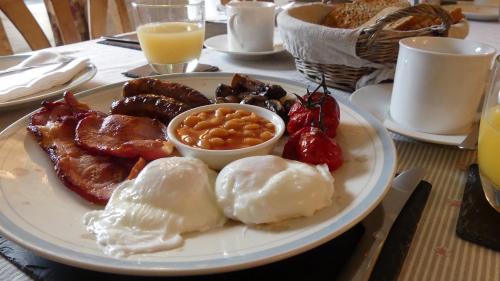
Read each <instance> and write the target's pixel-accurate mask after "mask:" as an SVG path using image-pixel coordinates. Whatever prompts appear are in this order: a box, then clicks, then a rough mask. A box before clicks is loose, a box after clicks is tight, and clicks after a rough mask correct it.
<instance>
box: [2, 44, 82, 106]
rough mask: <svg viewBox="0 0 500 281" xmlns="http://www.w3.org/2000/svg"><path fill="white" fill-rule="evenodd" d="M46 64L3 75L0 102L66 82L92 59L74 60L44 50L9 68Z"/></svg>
mask: <svg viewBox="0 0 500 281" xmlns="http://www.w3.org/2000/svg"><path fill="white" fill-rule="evenodd" d="M52 63H54V64H52ZM42 64H43V65H44V66H40V67H35V68H32V69H28V70H24V71H20V72H16V73H12V74H6V75H3V76H2V75H0V102H6V101H10V100H13V99H18V98H22V97H25V96H29V95H32V94H35V93H37V92H40V91H44V90H47V89H50V88H52V87H54V86H58V85H62V84H64V83H66V82H68V81H70V80H71V79H72V78H73V77H75V75H77V74H78V73H79V72H80V71H82V70H84V69H85V68H86V67H87V64H88V59H85V58H74V59H73V58H69V57H67V56H63V55H61V54H58V53H55V52H50V51H40V52H37V53H35V54H34V55H32V56H30V57H29V58H27V59H25V60H24V61H22V62H21V63H19V64H18V65H16V66H13V67H11V68H9V69H8V70H15V69H18V68H23V67H27V66H37V65H42ZM45 64H49V65H45Z"/></svg>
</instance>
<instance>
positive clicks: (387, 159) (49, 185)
mask: <svg viewBox="0 0 500 281" xmlns="http://www.w3.org/2000/svg"><path fill="white" fill-rule="evenodd" d="M252 76H253V77H255V78H257V79H260V80H263V81H267V82H272V83H276V84H280V85H282V86H283V88H284V89H285V90H287V91H288V92H290V93H305V91H306V86H305V85H303V84H299V83H297V82H293V81H288V80H285V79H278V78H270V77H265V76H259V75H252ZM163 77H164V79H167V80H169V81H174V82H179V83H183V84H186V85H189V86H191V87H193V88H195V89H197V90H199V91H201V92H203V93H205V94H206V95H207V96H211V97H213V96H214V90H215V88H216V87H217V85H218V84H219V83H226V84H229V83H230V81H231V77H232V74H230V73H210V74H208V73H194V74H187V75H172V76H163ZM121 87H122V83H117V84H112V85H109V86H105V87H101V88H97V89H93V90H89V91H86V92H83V93H81V94H79V95H78V98H79V100H80V101H82V102H85V103H88V104H90V105H91V106H92V107H93V108H95V109H98V110H102V111H107V110H108V109H109V105H110V103H111V102H112V101H113V100H116V99H118V98H119V97H120V92H121ZM340 108H341V125H340V127H339V131H338V132H339V135H338V137H337V138H336V139H337V141H338V142H339V143H340V145H341V146H342V148H343V151H344V154H345V158H346V161H345V163H344V165H343V166H342V167H341V168H340V169H339V170H338V171H336V172H335V173H334V177H335V193H334V204H333V206H332V207H329V208H325V209H323V210H321V211H319V212H318V213H316V214H315V215H314V216H312V217H309V218H301V219H294V220H290V221H286V222H283V223H280V224H278V225H274V226H272V227H264V226H262V227H247V226H245V225H243V224H239V223H228V224H227V225H226V226H224V227H223V228H220V229H217V230H213V231H210V232H206V233H193V234H190V235H186V241H185V243H184V245H183V246H182V247H181V248H178V249H174V250H171V251H164V252H158V253H152V254H141V255H133V256H130V257H128V258H122V259H117V258H113V257H110V256H107V255H105V254H103V252H102V249H101V248H99V247H98V245H97V244H96V242H95V240H94V237H93V236H92V235H90V234H88V233H86V231H85V228H84V225H83V223H82V216H83V215H84V213H86V212H87V211H89V210H93V209H96V208H98V207H97V206H95V205H92V204H89V203H87V202H85V201H84V200H82V199H80V198H79V197H78V196H77V195H75V194H74V193H73V192H71V191H69V190H68V189H67V188H66V187H64V186H63V185H62V183H61V181H60V180H59V179H58V178H57V177H56V175H55V173H54V170H53V168H52V167H53V165H52V163H51V162H50V160H49V157H48V156H47V155H46V153H45V152H44V151H42V149H41V148H40V147H39V146H38V144H37V143H36V142H35V141H34V139H33V138H32V136H30V135H28V134H27V132H26V125H27V124H28V117H24V118H22V119H20V120H19V121H17V122H16V123H14V124H12V125H11V126H10V127H8V128H7V129H5V130H4V131H3V132H2V133H0V232H1V233H2V235H4V236H5V237H6V238H8V239H10V240H12V241H14V242H16V243H18V244H20V245H21V246H23V247H26V248H28V249H29V250H31V251H33V252H35V253H37V254H38V255H40V256H43V257H46V258H48V259H52V260H55V261H58V262H61V263H65V264H69V265H72V266H77V267H82V268H87V269H91V270H98V271H106V272H115V273H121V274H135V275H157V276H158V275H189V274H202V273H213V272H223V271H229V270H236V269H243V268H248V267H253V266H258V265H262V264H266V263H270V262H273V261H277V260H281V259H284V258H286V257H289V256H292V255H296V254H299V253H301V252H304V251H307V250H309V249H311V248H313V247H316V246H318V245H320V244H322V243H325V242H327V241H328V240H330V239H332V238H334V237H336V236H338V235H340V234H342V233H343V232H345V231H346V230H348V229H349V228H350V227H352V226H354V225H355V224H356V223H357V222H359V221H360V220H361V219H363V218H364V217H365V216H366V215H367V214H368V213H369V212H370V211H371V210H372V209H373V208H374V207H375V206H376V205H377V204H378V203H379V202H380V200H381V199H382V198H383V196H384V195H385V193H386V192H387V190H388V187H389V184H390V182H391V180H392V178H393V175H394V171H395V167H396V152H395V148H394V144H393V142H392V139H391V137H390V135H389V134H388V132H387V130H386V129H385V128H384V127H383V126H382V125H381V124H380V123H379V122H378V121H377V120H375V119H374V118H373V117H371V116H370V115H369V114H368V113H366V112H364V111H363V110H361V109H359V108H357V107H355V106H352V105H348V104H343V103H341V104H340ZM332 254H335V253H332Z"/></svg>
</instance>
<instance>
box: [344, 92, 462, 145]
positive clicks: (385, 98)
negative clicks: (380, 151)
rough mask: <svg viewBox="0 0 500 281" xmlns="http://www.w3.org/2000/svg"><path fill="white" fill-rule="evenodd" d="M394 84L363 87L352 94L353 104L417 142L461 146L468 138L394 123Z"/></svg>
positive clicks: (396, 131) (389, 127) (391, 128)
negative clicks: (391, 109)
mask: <svg viewBox="0 0 500 281" xmlns="http://www.w3.org/2000/svg"><path fill="white" fill-rule="evenodd" d="M392 86H393V84H378V85H371V86H367V87H363V88H361V89H358V90H356V91H355V92H354V93H352V95H351V97H350V101H351V103H353V104H354V105H356V106H359V107H361V108H362V109H364V110H366V111H368V112H369V113H370V114H371V115H373V117H375V118H376V119H378V120H379V121H380V122H382V123H383V125H384V126H385V127H386V128H387V129H388V130H390V131H392V132H395V133H398V134H401V135H403V136H407V137H410V138H413V139H416V140H420V141H425V142H430V143H436V144H444V145H459V144H460V143H461V142H462V141H463V140H464V139H465V138H466V137H467V135H466V134H462V135H438V134H428V133H424V132H419V131H416V130H414V129H412V128H408V127H404V126H403V125H400V124H398V123H397V122H396V121H394V120H393V119H392V118H391V116H390V115H389V104H390V103H391V94H392Z"/></svg>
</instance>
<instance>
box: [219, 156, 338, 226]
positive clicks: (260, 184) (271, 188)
mask: <svg viewBox="0 0 500 281" xmlns="http://www.w3.org/2000/svg"><path fill="white" fill-rule="evenodd" d="M333 183H334V179H333V177H332V175H331V174H330V172H329V170H328V166H326V165H316V166H314V165H308V164H305V163H301V162H298V161H293V160H286V159H283V158H281V157H278V156H274V155H266V156H254V157H247V158H242V159H239V160H236V161H234V162H232V163H230V164H229V165H227V166H226V167H224V168H223V169H222V170H221V171H220V173H219V175H218V176H217V180H216V184H215V193H216V197H217V202H218V203H219V206H220V207H221V208H222V209H223V210H224V214H225V215H226V216H227V217H229V218H231V219H234V220H239V221H242V222H243V223H246V224H260V223H273V222H278V221H282V220H285V219H289V218H295V217H302V216H311V215H313V214H314V213H315V212H316V211H317V210H319V209H322V208H324V207H327V206H330V205H331V204H332V195H333V189H334V184H333Z"/></svg>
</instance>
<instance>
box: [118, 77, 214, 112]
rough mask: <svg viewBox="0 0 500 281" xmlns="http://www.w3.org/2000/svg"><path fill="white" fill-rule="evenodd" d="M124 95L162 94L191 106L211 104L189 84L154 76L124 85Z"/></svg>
mask: <svg viewBox="0 0 500 281" xmlns="http://www.w3.org/2000/svg"><path fill="white" fill-rule="evenodd" d="M122 93H123V97H125V98H127V97H132V96H137V95H148V94H153V95H160V96H165V97H169V98H173V99H176V100H178V101H180V102H182V103H184V104H185V105H187V106H189V107H198V106H202V105H208V104H210V103H211V102H210V100H209V99H208V98H207V97H205V96H204V95H203V94H202V93H200V92H198V91H196V90H195V89H192V88H190V87H188V86H185V85H182V84H179V83H173V82H167V81H161V80H158V79H153V78H140V79H135V80H130V81H128V82H126V83H125V84H124V85H123V92H122Z"/></svg>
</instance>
